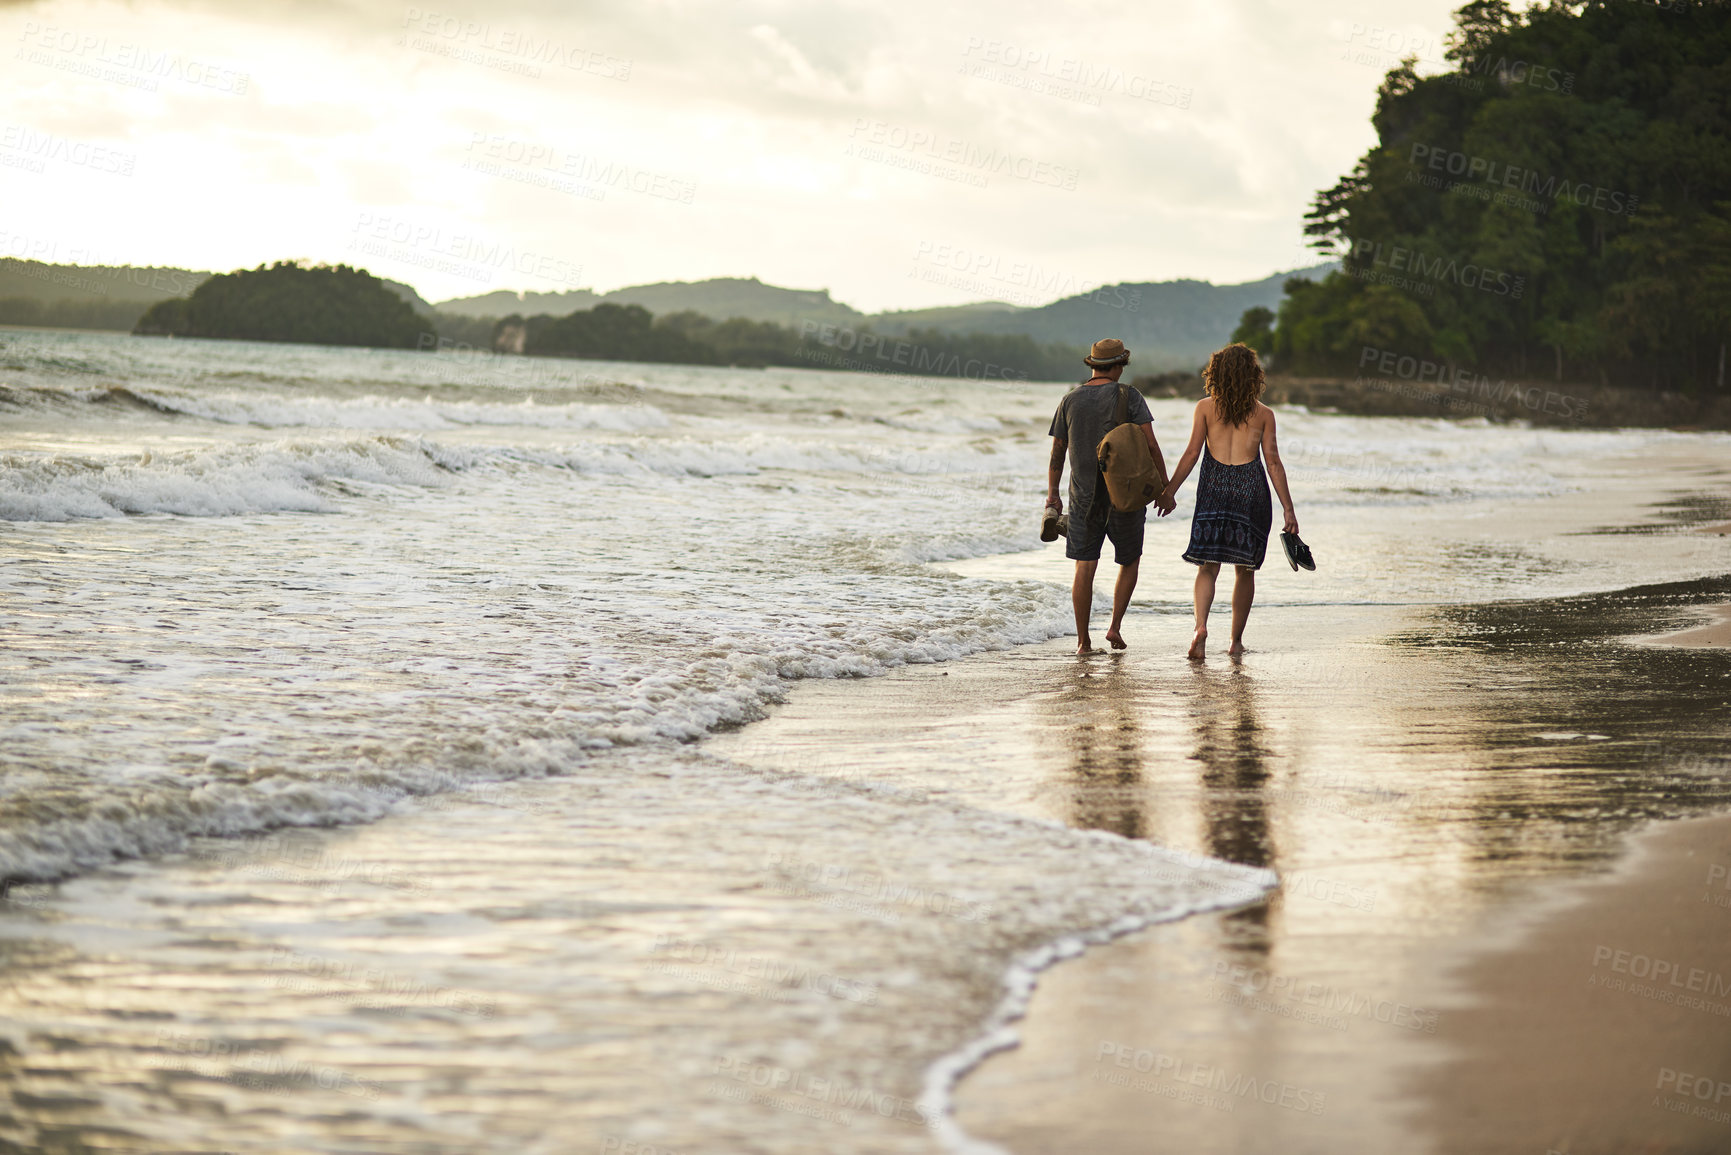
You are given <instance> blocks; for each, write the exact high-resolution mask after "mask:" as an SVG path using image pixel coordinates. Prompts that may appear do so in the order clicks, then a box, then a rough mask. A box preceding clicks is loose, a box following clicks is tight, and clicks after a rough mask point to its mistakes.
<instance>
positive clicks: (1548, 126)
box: [1274, 0, 1731, 388]
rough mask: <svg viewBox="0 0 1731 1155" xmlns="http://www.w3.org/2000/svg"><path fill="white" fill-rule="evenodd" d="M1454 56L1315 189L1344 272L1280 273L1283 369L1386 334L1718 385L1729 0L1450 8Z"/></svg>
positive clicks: (1597, 370)
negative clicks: (1284, 282)
mask: <svg viewBox="0 0 1731 1155" xmlns="http://www.w3.org/2000/svg"><path fill="white" fill-rule="evenodd" d="M1455 20H1456V29H1455V32H1454V33H1453V34H1452V36H1451V47H1450V49H1449V52H1448V59H1449V60H1450V61H1451V62H1452V63H1453V64H1454V65H1455V68H1454V70H1453V71H1450V72H1447V73H1444V74H1442V75H1437V76H1427V77H1420V76H1418V75H1417V73H1416V71H1415V69H1414V67H1413V62H1411V61H1408V62H1405V63H1403V64H1402V65H1401V66H1400V67H1397V68H1395V69H1394V70H1392V71H1390V72H1389V73H1388V75H1387V76H1386V77H1385V78H1384V80H1383V83H1382V86H1381V88H1380V90H1379V92H1378V99H1377V106H1376V112H1375V114H1374V117H1373V123H1374V125H1375V127H1376V131H1377V138H1378V142H1379V143H1378V144H1377V146H1376V147H1375V148H1373V149H1371V150H1370V152H1368V153H1367V154H1366V155H1365V156H1364V157H1363V158H1361V159H1360V161H1359V162H1358V165H1357V166H1356V167H1355V168H1354V170H1353V171H1352V172H1351V173H1350V174H1348V175H1347V176H1345V177H1343V178H1342V179H1341V180H1340V182H1339V183H1337V184H1336V185H1335V186H1334V187H1333V188H1330V189H1327V190H1325V191H1323V192H1321V193H1319V194H1318V195H1317V198H1316V202H1315V206H1314V207H1313V209H1312V211H1311V212H1310V213H1309V215H1308V219H1309V224H1308V226H1307V231H1308V232H1309V233H1311V234H1312V235H1313V236H1314V237H1315V238H1316V239H1317V245H1318V247H1319V248H1321V249H1322V250H1323V251H1325V252H1328V253H1330V254H1331V255H1335V256H1338V257H1339V258H1340V259H1341V261H1342V270H1341V271H1340V272H1338V273H1334V274H1332V275H1330V276H1329V277H1327V278H1326V279H1324V280H1322V281H1320V282H1317V281H1312V280H1309V279H1303V278H1300V279H1295V280H1294V281H1292V282H1290V283H1289V285H1288V288H1287V295H1286V298H1285V300H1284V302H1283V303H1282V305H1281V308H1280V313H1279V323H1278V327H1277V329H1276V332H1275V335H1274V348H1275V355H1276V358H1277V361H1278V362H1279V364H1280V365H1281V367H1282V368H1286V369H1291V370H1311V371H1330V370H1352V369H1354V368H1356V367H1357V366H1359V365H1362V364H1366V363H1367V360H1366V359H1367V358H1370V359H1371V360H1378V359H1380V356H1381V354H1383V353H1392V354H1394V355H1395V356H1396V357H1410V358H1414V359H1417V360H1420V361H1423V360H1425V359H1430V360H1431V361H1432V362H1433V363H1436V364H1443V363H1449V364H1452V365H1454V366H1457V367H1462V368H1466V369H1468V370H1469V371H1472V372H1479V373H1509V374H1518V375H1521V376H1529V377H1530V376H1533V375H1537V374H1540V373H1543V374H1544V375H1546V376H1554V377H1555V378H1556V379H1558V380H1563V379H1569V380H1576V381H1589V382H1594V383H1617V384H1629V385H1642V386H1648V387H1667V388H1679V387H1680V388H1715V387H1718V388H1723V387H1724V386H1725V384H1726V376H1725V374H1726V368H1725V358H1726V347H1727V343H1728V342H1731V0H1585V2H1584V3H1583V2H1572V3H1570V2H1563V0H1552V2H1551V3H1549V4H1547V5H1546V6H1543V7H1534V8H1530V9H1527V10H1525V11H1522V12H1515V11H1513V10H1512V9H1511V8H1510V6H1509V4H1508V3H1507V0H1473V2H1472V3H1469V4H1467V5H1466V6H1465V7H1463V8H1461V9H1460V10H1459V11H1458V12H1457V13H1456V14H1455Z"/></svg>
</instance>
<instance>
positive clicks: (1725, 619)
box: [1645, 606, 1731, 648]
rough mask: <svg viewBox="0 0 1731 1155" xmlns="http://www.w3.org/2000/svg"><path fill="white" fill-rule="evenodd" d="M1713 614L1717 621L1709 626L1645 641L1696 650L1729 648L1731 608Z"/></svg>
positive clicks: (1730, 642)
mask: <svg viewBox="0 0 1731 1155" xmlns="http://www.w3.org/2000/svg"><path fill="white" fill-rule="evenodd" d="M1713 612H1714V615H1715V616H1716V617H1717V618H1718V619H1719V620H1718V621H1716V622H1713V623H1712V624H1711V625H1705V626H1696V627H1694V628H1692V629H1687V630H1678V631H1677V632H1676V633H1672V634H1660V635H1659V636H1657V637H1654V638H1648V639H1645V640H1647V641H1651V642H1653V643H1656V644H1658V645H1664V646H1694V647H1698V648H1717V647H1721V646H1731V606H1719V607H1717V608H1716V609H1715V610H1714V611H1713Z"/></svg>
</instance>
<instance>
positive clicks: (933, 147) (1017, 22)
mask: <svg viewBox="0 0 1731 1155" xmlns="http://www.w3.org/2000/svg"><path fill="white" fill-rule="evenodd" d="M1453 2H1454V0H1422V2H1421V0H1383V2H1381V3H1377V4H1372V3H1370V2H1369V0H1362V2H1360V3H1358V4H1357V5H1356V6H1355V5H1353V4H1351V3H1348V4H1346V5H1344V6H1343V5H1342V4H1341V3H1338V2H1336V0H1330V3H1328V4H1326V5H1325V4H1321V3H1318V2H1311V3H1280V4H1276V3H1273V2H1272V0H1153V2H1152V3H1134V4H1132V3H1118V2H1115V0H1077V2H1073V3H1063V2H1061V0H1052V2H1048V3H1040V4H1036V3H1031V2H1027V3H1023V2H1016V0H1010V2H999V0H955V2H953V3H950V4H945V5H933V4H930V3H929V2H920V0H873V2H871V3H865V2H857V3H856V2H851V0H836V2H834V3H829V4H824V5H802V4H792V3H788V2H787V0H735V2H730V3H728V4H725V5H718V4H712V3H704V2H698V0H642V2H641V3H633V4H629V5H625V4H617V3H609V4H601V3H581V4H575V5H573V4H568V3H563V2H556V0H518V2H515V3H512V2H504V3H491V4H486V5H483V4H480V3H473V4H440V5H437V6H435V5H433V4H422V5H407V4H399V3H395V2H385V0H346V2H345V0H280V2H278V3H275V4H267V3H253V4H248V5H245V6H235V5H230V4H226V3H217V2H216V0H135V2H134V3H132V4H120V3H113V2H108V0H41V2H40V3H36V4H33V5H29V6H25V7H20V6H19V5H17V4H15V3H10V2H9V0H0V37H3V36H4V35H5V34H6V32H7V31H8V29H11V30H13V32H14V36H15V38H16V37H17V35H18V33H19V32H21V31H22V29H23V28H24V26H25V25H26V23H27V22H28V23H30V24H33V25H35V26H36V27H37V29H38V33H37V39H38V40H40V38H41V37H40V29H41V28H42V27H44V26H47V25H50V24H52V25H53V26H54V27H56V28H58V29H61V30H67V29H71V30H74V31H75V32H76V33H77V34H78V36H77V37H75V42H76V41H77V40H78V39H80V38H85V37H88V38H91V39H95V40H99V41H100V42H101V46H100V47H99V48H96V49H93V50H84V51H77V50H63V49H62V48H60V47H56V46H54V45H49V46H48V47H43V46H42V45H41V44H39V43H36V42H35V41H32V40H31V38H30V37H28V36H26V37H23V38H22V42H23V45H24V47H25V48H26V49H27V58H25V59H23V60H21V61H20V62H16V63H14V64H13V66H12V67H13V74H12V78H13V80H14V83H13V84H12V85H9V86H8V89H7V91H6V92H4V93H0V120H3V121H6V122H9V123H15V124H19V125H23V126H25V127H28V128H31V129H33V130H42V131H54V132H59V133H63V134H66V135H69V136H76V137H79V138H81V139H88V140H90V141H96V142H101V141H107V142H111V143H114V144H116V145H119V146H123V147H125V148H127V149H129V150H132V151H134V152H136V154H137V156H138V158H139V159H138V165H137V168H136V171H135V172H134V174H133V175H132V176H130V177H129V178H127V179H128V181H129V183H128V184H127V185H125V195H124V196H119V197H116V196H115V195H114V194H115V193H116V191H117V190H116V188H115V187H114V186H113V182H112V180H110V181H109V183H107V184H104V183H103V182H102V181H100V180H98V179H97V177H98V176H99V175H100V174H95V173H91V172H88V171H79V170H77V169H75V168H68V167H66V166H58V167H55V168H51V169H49V170H47V171H44V172H41V173H21V172H19V171H18V170H16V169H7V168H0V193H3V194H4V195H5V196H6V203H7V205H8V211H9V216H10V217H11V218H12V219H13V220H14V221H15V222H17V224H18V226H19V227H20V228H24V229H33V230H37V231H42V232H47V233H50V234H52V235H56V236H75V237H79V238H87V239H89V240H91V241H92V242H94V243H99V244H100V246H101V247H102V248H103V249H104V251H122V252H126V253H127V254H129V256H128V258H127V259H134V260H139V261H149V262H151V263H173V264H199V265H204V266H209V267H234V266H237V265H252V264H257V263H258V262H259V261H261V260H267V259H271V258H274V257H276V256H279V255H282V254H284V253H291V252H292V253H297V254H301V255H309V256H312V257H314V258H319V259H343V258H344V257H345V254H346V253H348V252H349V248H348V246H350V245H351V244H352V241H353V236H352V234H353V231H354V227H355V222H356V220H357V219H358V217H359V216H360V215H362V214H373V215H374V216H375V217H379V216H394V217H395V218H399V219H403V220H410V219H412V220H415V221H417V222H420V223H421V227H423V228H424V229H426V230H431V231H436V232H437V233H438V234H439V235H440V236H442V237H445V238H447V239H448V238H451V237H477V238H486V239H488V240H489V241H490V242H493V243H497V244H509V245H515V246H518V247H520V248H522V249H524V250H526V251H536V252H548V253H558V254H559V255H560V264H559V268H560V270H562V271H561V274H560V275H562V276H567V275H569V271H570V269H571V268H573V267H578V266H580V267H581V269H582V271H583V276H585V277H587V278H589V279H590V281H591V283H593V284H594V285H595V286H596V287H599V288H611V287H617V286H619V285H622V284H629V283H636V282H642V281H650V280H667V279H695V278H700V277H706V276H717V275H741V276H749V275H757V276H761V277H763V278H764V279H765V280H770V281H775V282H778V283H785V284H795V285H809V286H827V287H830V288H831V289H832V290H833V291H835V292H836V293H837V295H838V296H841V297H843V298H844V299H848V300H851V301H853V302H854V303H857V304H860V305H861V306H862V307H867V308H881V307H912V306H918V305H924V304H933V303H941V302H946V301H956V300H962V299H967V298H968V297H970V296H971V295H973V296H977V295H978V294H973V293H970V291H969V290H968V289H966V288H965V287H955V286H950V285H944V284H934V283H931V282H929V281H926V280H922V279H921V278H920V277H918V276H917V275H912V274H914V273H915V272H917V270H915V269H914V268H913V259H914V255H915V254H916V253H917V252H918V251H920V246H921V245H922V244H931V243H942V244H953V245H959V246H965V247H968V248H970V249H973V250H979V251H990V252H993V253H998V254H1003V255H1004V256H1005V258H1006V259H1009V260H1012V261H1026V262H1029V263H1035V264H1039V265H1041V266H1042V267H1054V268H1070V267H1077V268H1086V269H1088V270H1090V271H1091V273H1092V274H1094V275H1097V277H1098V279H1100V280H1104V281H1111V280H1154V279H1164V278H1168V277H1174V276H1196V277H1206V278H1210V279H1214V280H1217V281H1226V280H1241V279H1249V278H1252V277H1257V276H1262V275H1265V274H1267V273H1269V272H1271V271H1274V270H1276V269H1279V268H1290V267H1292V266H1294V265H1296V264H1298V263H1300V261H1301V260H1303V259H1304V256H1305V254H1304V252H1303V250H1302V249H1301V247H1300V245H1299V243H1298V238H1299V223H1300V217H1301V215H1302V212H1303V210H1304V207H1305V206H1306V204H1307V203H1308V201H1309V200H1310V197H1311V196H1312V195H1313V193H1314V191H1315V190H1316V189H1317V188H1319V187H1323V186H1326V185H1328V184H1331V183H1332V182H1333V180H1334V179H1335V178H1336V177H1337V176H1338V175H1339V174H1340V173H1341V172H1344V171H1346V170H1347V169H1348V168H1350V166H1351V164H1352V162H1353V161H1354V160H1355V159H1356V157H1357V156H1358V155H1359V154H1360V153H1361V152H1362V151H1363V150H1364V148H1365V147H1366V146H1367V145H1368V144H1369V142H1370V140H1371V139H1372V137H1371V133H1370V129H1369V126H1368V115H1369V112H1370V110H1371V107H1372V104H1373V102H1374V94H1375V88H1376V84H1377V82H1378V80H1379V79H1380V75H1381V73H1380V71H1379V70H1378V69H1377V68H1376V67H1374V66H1366V65H1365V64H1362V63H1355V62H1354V61H1353V60H1351V59H1342V50H1343V48H1346V47H1348V46H1349V45H1348V44H1347V41H1346V39H1345V37H1346V36H1348V35H1350V34H1351V29H1352V28H1353V27H1354V26H1355V25H1356V26H1360V27H1363V26H1367V25H1368V24H1371V23H1377V22H1380V23H1382V24H1385V25H1389V26H1395V25H1405V26H1411V27H1421V28H1433V29H1434V28H1442V27H1446V26H1447V25H1448V7H1449V6H1450V4H1452V3H1453ZM129 46H130V47H129ZM138 47H142V48H143V49H144V57H143V58H144V59H147V60H151V61H159V60H161V59H164V58H167V57H175V58H178V59H181V60H182V61H183V62H184V61H203V62H210V61H215V62H217V63H218V64H220V65H222V66H224V67H226V68H228V69H229V70H230V71H231V72H234V73H244V74H245V76H246V78H247V84H246V88H245V92H244V93H243V94H239V95H237V94H234V93H232V92H226V93H225V92H222V91H219V90H216V89H213V88H211V87H209V86H208V85H203V84H198V83H190V82H189V81H188V80H187V79H186V77H185V76H184V75H176V74H173V73H172V72H170V73H167V74H157V73H150V72H148V70H143V71H141V69H140V67H139V66H138V65H137V64H136V63H133V64H124V63H122V64H119V65H117V64H116V63H115V61H117V60H132V61H136V60H137V59H138V58H139V57H138V55H137V53H136V52H134V51H133V50H134V49H136V48H138ZM129 52H131V53H132V55H130V56H129V55H128V53H129ZM104 69H107V70H108V71H109V72H110V73H112V75H108V76H106V77H104V76H103V75H102V74H101V73H102V70H104ZM141 81H149V82H152V83H154V88H153V89H147V88H145V87H143V86H142V84H141ZM910 141H911V142H913V143H910ZM477 142H480V143H479V144H478V143H477ZM495 144H498V145H499V150H498V153H497V154H496V155H495V154H494V153H493V152H492V148H493V146H494V145H495ZM513 157H515V158H516V159H512V158H513ZM670 190H672V191H673V192H674V193H676V194H678V195H671V196H670V195H666V194H667V193H668V192H669V191H670ZM682 190H683V191H682ZM687 192H688V193H690V195H684V193H687ZM96 204H102V205H105V206H106V208H105V209H104V210H103V211H102V212H100V213H99V212H96V211H94V210H93V208H92V207H91V206H93V205H96ZM442 259H443V258H438V257H437V256H436V255H433V256H429V255H428V254H426V253H422V252H412V253H406V254H405V253H396V254H394V255H392V256H389V257H385V258H380V260H381V261H388V262H389V263H390V267H389V268H383V269H381V270H380V271H381V272H384V273H385V274H386V275H389V276H392V277H395V278H397V279H403V280H408V281H410V282H411V283H414V284H416V285H417V286H418V287H420V288H421V289H422V292H423V294H424V295H427V296H429V297H443V296H449V295H453V294H456V293H466V292H473V291H476V286H475V284H474V283H473V280H472V279H471V277H472V272H473V271H472V270H464V269H463V268H461V267H459V266H457V265H449V266H448V267H447V265H441V263H440V262H441V260H442ZM493 287H501V286H493ZM511 287H522V288H548V287H553V286H550V285H548V284H546V283H539V282H537V281H535V280H533V279H528V280H524V281H523V282H522V283H521V284H520V285H513V286H511Z"/></svg>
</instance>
